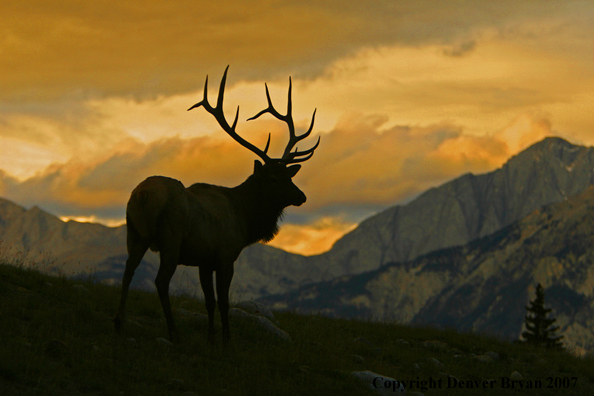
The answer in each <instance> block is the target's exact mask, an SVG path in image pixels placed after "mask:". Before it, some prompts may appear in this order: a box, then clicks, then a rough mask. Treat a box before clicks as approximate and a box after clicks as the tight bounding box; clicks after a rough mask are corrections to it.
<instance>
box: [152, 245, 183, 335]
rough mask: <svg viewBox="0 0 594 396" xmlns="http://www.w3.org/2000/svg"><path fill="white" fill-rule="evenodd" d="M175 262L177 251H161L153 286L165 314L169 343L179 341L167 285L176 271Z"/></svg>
mask: <svg viewBox="0 0 594 396" xmlns="http://www.w3.org/2000/svg"><path fill="white" fill-rule="evenodd" d="M177 260H178V253H177V250H176V252H175V254H173V253H172V252H163V251H161V265H160V266H159V272H158V273H157V277H156V278H155V286H157V292H158V293H159V299H160V300H161V306H162V307H163V313H164V314H165V320H166V321H167V328H168V330H169V338H170V339H171V341H178V340H179V335H178V333H177V328H176V327H175V322H174V320H173V314H172V313H171V302H170V301H169V283H170V282H171V278H172V277H173V274H174V273H175V270H176V269H177Z"/></svg>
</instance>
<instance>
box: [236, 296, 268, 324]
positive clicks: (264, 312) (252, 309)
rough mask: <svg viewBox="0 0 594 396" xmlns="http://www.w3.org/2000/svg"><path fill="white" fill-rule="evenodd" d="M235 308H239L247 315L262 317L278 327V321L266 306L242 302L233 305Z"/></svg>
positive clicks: (252, 302) (253, 302)
mask: <svg viewBox="0 0 594 396" xmlns="http://www.w3.org/2000/svg"><path fill="white" fill-rule="evenodd" d="M235 308H239V309H241V310H243V311H245V312H247V313H249V314H252V315H256V316H264V317H265V318H267V319H268V320H270V321H271V322H272V323H274V324H276V325H277V326H278V321H277V320H276V318H275V317H274V314H273V313H272V311H271V310H270V308H268V307H267V306H266V305H264V304H262V303H259V302H255V301H242V302H240V303H238V304H235Z"/></svg>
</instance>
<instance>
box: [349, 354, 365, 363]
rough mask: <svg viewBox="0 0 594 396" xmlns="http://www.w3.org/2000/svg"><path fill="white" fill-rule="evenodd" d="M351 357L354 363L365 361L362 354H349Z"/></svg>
mask: <svg viewBox="0 0 594 396" xmlns="http://www.w3.org/2000/svg"><path fill="white" fill-rule="evenodd" d="M351 357H352V358H353V361H355V362H356V363H363V362H365V358H363V356H359V355H351Z"/></svg>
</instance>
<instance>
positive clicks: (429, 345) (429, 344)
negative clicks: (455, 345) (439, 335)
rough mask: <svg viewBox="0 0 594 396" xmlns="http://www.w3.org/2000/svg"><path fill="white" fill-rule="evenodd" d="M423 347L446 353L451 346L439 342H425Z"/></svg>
mask: <svg viewBox="0 0 594 396" xmlns="http://www.w3.org/2000/svg"><path fill="white" fill-rule="evenodd" d="M423 346H424V347H425V348H429V349H434V350H436V351H445V350H446V349H448V347H449V345H448V344H446V343H445V342H443V341H438V340H432V341H425V342H423Z"/></svg>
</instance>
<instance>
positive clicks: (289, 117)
mask: <svg viewBox="0 0 594 396" xmlns="http://www.w3.org/2000/svg"><path fill="white" fill-rule="evenodd" d="M264 86H265V87H266V99H267V100H268V107H267V108H265V109H264V110H262V111H261V112H259V113H258V114H256V115H255V116H253V117H251V118H248V121H250V120H255V119H256V118H258V117H260V116H261V115H262V114H265V113H270V114H272V115H273V116H274V117H275V118H277V119H279V120H281V121H283V122H285V123H286V124H287V126H288V127H289V143H287V147H286V148H285V152H284V153H283V156H282V157H281V158H280V160H279V162H282V163H284V164H287V165H288V164H295V163H297V162H303V161H306V160H308V159H310V158H311V156H312V155H313V154H314V150H315V149H316V148H317V147H318V145H319V144H320V137H319V136H318V142H317V143H316V144H315V145H314V146H313V147H312V148H310V149H308V150H304V151H298V149H297V147H295V151H293V152H291V150H293V147H294V146H295V144H297V142H299V141H300V140H303V139H305V138H306V137H308V136H309V134H310V133H311V131H312V129H313V126H314V121H315V119H316V110H317V109H316V110H314V112H313V116H312V118H311V124H310V125H309V128H308V130H307V131H306V132H305V133H304V134H302V135H299V136H297V135H296V134H295V124H294V123H293V104H292V100H291V90H292V82H291V77H289V99H288V101H287V114H285V115H282V114H280V113H279V112H278V111H277V110H276V109H275V108H274V106H273V105H272V101H271V100H270V93H269V92H268V85H267V84H266V83H264ZM269 136H270V135H269ZM299 157H301V158H299Z"/></svg>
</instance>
